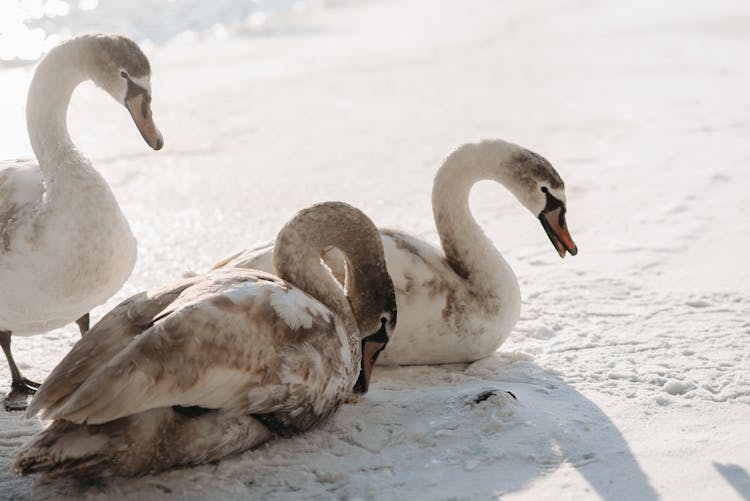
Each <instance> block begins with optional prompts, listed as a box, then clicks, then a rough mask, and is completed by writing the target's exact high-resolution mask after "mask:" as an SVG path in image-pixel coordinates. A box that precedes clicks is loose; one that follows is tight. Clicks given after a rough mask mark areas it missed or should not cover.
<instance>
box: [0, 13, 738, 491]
mask: <svg viewBox="0 0 750 501" xmlns="http://www.w3.org/2000/svg"><path fill="white" fill-rule="evenodd" d="M748 26H750V4H748V3H747V2H745V1H743V0H720V1H714V2H702V1H698V0H688V1H685V2H678V3H676V2H669V1H667V0H656V1H652V0H648V1H647V0H637V1H634V2H616V1H608V2H599V1H596V2H595V1H588V0H537V1H534V2H498V1H496V0H475V1H473V2H463V1H459V0H440V1H435V0H408V1H406V0H404V1H402V0H399V1H396V0H381V1H374V0H373V1H357V2H330V3H329V4H328V5H326V6H325V7H322V8H319V9H316V10H314V11H312V12H308V13H307V14H305V15H304V16H301V15H294V16H289V17H283V18H280V19H279V20H278V21H277V22H276V23H275V24H272V25H269V26H267V28H266V29H265V30H263V31H260V32H255V33H253V34H247V33H244V34H242V33H241V34H238V35H237V36H228V37H226V38H216V37H209V36H206V37H200V36H198V37H196V38H195V39H193V40H192V41H189V40H182V39H181V40H180V41H179V42H175V41H173V42H165V43H157V44H156V45H153V46H151V47H150V48H149V49H148V54H149V56H150V58H151V61H152V66H153V70H154V76H153V109H154V114H155V115H154V116H155V120H156V122H157V124H158V125H159V127H160V128H161V130H162V132H163V133H164V137H165V141H166V146H165V147H164V149H163V150H162V151H160V152H153V151H150V150H149V148H148V147H147V146H146V145H145V144H143V143H142V140H141V138H140V136H139V134H138V132H137V131H136V130H135V128H134V127H133V126H132V123H131V119H130V117H129V116H128V115H127V113H126V112H125V111H124V110H123V109H122V108H121V107H120V106H118V105H117V104H115V103H113V102H112V101H111V99H110V98H109V97H108V96H106V95H105V94H104V93H102V92H101V91H100V90H98V89H96V88H94V86H93V85H91V84H87V85H83V86H82V87H81V88H80V89H79V90H78V91H77V92H76V94H75V95H74V97H73V101H72V103H71V109H70V112H69V124H70V128H71V136H72V137H73V139H74V141H76V143H77V144H78V146H79V147H80V149H81V150H82V151H84V152H86V153H87V154H88V155H89V156H90V157H91V160H92V162H93V164H94V165H95V166H96V167H97V168H98V169H99V170H100V172H102V174H103V175H104V176H105V177H106V178H107V180H108V181H109V182H110V184H111V186H112V189H113V190H114V192H115V194H116V195H117V197H118V199H119V201H120V203H121V205H122V208H123V211H124V212H125V214H126V215H127V217H128V218H129V220H130V222H131V225H132V227H133V230H134V232H135V234H136V236H137V238H138V242H139V258H138V263H137V265H136V268H135V271H134V273H133V275H132V277H131V278H130V280H129V281H128V282H127V284H126V285H125V287H124V288H123V289H122V290H121V291H120V292H119V293H118V294H117V295H116V297H114V298H112V300H111V301H109V302H108V303H107V304H106V305H104V306H102V307H100V308H98V309H97V310H95V311H94V312H93V316H94V319H97V318H99V317H101V315H102V314H103V313H104V312H105V311H107V309H108V308H111V307H112V306H113V305H114V304H116V302H118V301H120V300H122V299H123V298H125V297H127V296H129V295H131V294H133V293H135V292H137V291H140V290H143V289H147V288H151V287H155V286H159V285H162V284H166V283H168V282H171V281H173V280H176V279H178V278H179V277H180V276H181V275H182V273H184V272H185V271H187V270H193V271H200V270H204V269H206V268H208V267H209V266H210V265H211V264H213V263H214V262H216V261H218V260H220V259H222V258H224V257H226V256H228V255H230V254H232V253H234V252H237V251H239V250H240V249H242V248H245V247H248V246H250V245H253V244H255V243H257V242H261V241H266V240H269V239H271V238H273V237H274V236H275V234H276V232H277V231H278V230H279V229H280V228H281V226H282V225H283V224H284V222H286V221H287V220H288V219H289V217H290V216H291V215H292V214H293V213H294V212H295V211H296V210H298V209H300V208H302V207H305V206H307V205H310V204H312V203H314V202H318V201H323V200H343V201H346V202H349V203H352V204H354V205H356V206H358V207H360V208H361V209H362V210H364V211H365V212H366V213H367V214H369V215H370V216H371V217H372V218H373V220H374V221H375V222H376V224H378V225H384V226H386V225H396V226H399V227H401V228H403V229H408V230H409V231H411V232H413V233H414V234H416V235H419V236H421V237H423V238H425V239H428V240H431V241H437V235H436V232H435V228H434V223H433V220H432V212H431V207H430V191H431V183H432V177H433V175H434V173H435V170H436V169H437V167H438V166H439V165H440V162H441V161H442V159H443V158H444V157H445V156H446V155H447V154H448V153H450V151H452V150H453V149H454V148H455V147H456V146H458V145H459V144H461V143H464V142H469V141H476V140H479V139H482V138H496V137H500V138H504V139H508V140H510V141H513V142H516V143H519V144H522V145H524V146H526V147H528V148H530V149H532V150H534V151H537V152H539V153H541V154H543V155H544V156H545V157H547V158H548V159H549V160H550V161H551V162H552V164H553V165H555V166H556V168H557V170H558V171H559V172H560V174H561V175H562V177H563V178H564V179H565V182H566V191H567V199H568V213H567V218H568V224H569V226H570V229H571V233H572V235H573V238H574V239H575V241H576V243H577V244H578V246H579V249H580V252H579V254H578V255H577V256H575V257H572V258H571V257H568V258H566V259H565V260H560V258H559V257H558V256H557V253H556V252H555V251H554V249H553V248H552V246H551V245H550V243H549V241H548V240H547V237H546V236H545V234H544V232H543V230H542V228H541V227H540V225H539V224H538V221H537V220H536V219H535V218H534V217H532V216H531V215H529V214H528V212H526V211H525V210H524V209H523V208H522V207H521V206H520V205H519V204H518V203H517V202H516V201H515V200H514V199H513V198H512V197H511V196H510V195H509V194H508V193H507V191H505V190H504V189H503V188H502V187H500V186H498V185H495V184H492V183H481V184H480V185H479V186H477V188H476V189H475V190H474V192H473V194H472V199H471V203H472V209H473V211H474V214H475V217H476V219H477V221H478V222H479V223H480V224H481V225H482V226H483V228H484V230H485V232H486V233H487V234H488V235H489V236H490V238H492V240H493V241H494V242H495V244H496V246H497V247H498V249H499V250H500V251H501V252H502V253H503V255H504V256H505V257H506V258H507V260H508V261H509V263H510V264H511V266H513V268H514V270H515V271H516V274H517V276H518V277H519V281H520V284H521V289H522V294H523V307H522V313H521V319H520V320H519V322H518V324H517V325H516V328H515V330H514V332H513V334H512V335H511V337H510V339H509V340H508V341H507V342H506V343H505V344H504V345H503V346H502V347H501V348H500V350H499V351H498V352H497V353H496V354H495V355H494V356H492V357H490V358H487V359H484V360H480V361H478V362H476V363H473V364H469V365H454V366H436V367H400V368H399V367H395V368H390V367H388V368H386V367H378V368H377V369H376V370H375V372H374V375H373V384H372V388H371V391H370V393H369V394H367V396H366V397H365V398H364V399H363V400H362V401H361V402H359V403H357V404H350V405H346V406H344V407H343V408H342V409H341V410H340V411H339V412H338V413H337V414H336V415H335V416H334V417H333V418H332V419H331V420H330V421H329V422H327V423H326V424H325V425H324V426H323V427H321V428H319V429H316V430H314V431H312V432H310V433H307V434H304V435H302V436H298V437H294V438H290V439H280V440H277V441H275V442H273V443H270V444H268V445H266V446H263V447H262V448H260V449H259V450H256V451H250V452H247V453H245V454H242V455H240V456H236V457H232V458H228V459H226V460H224V461H221V462H220V463H218V464H212V465H206V466H201V467H197V468H190V469H181V470H174V471H171V472H167V473H165V474H162V475H158V476H147V477H143V478H138V479H135V480H133V479H115V480H109V481H102V482H99V483H96V484H94V485H79V484H76V483H74V482H68V483H63V484H52V485H41V484H39V483H38V482H37V483H36V484H35V483H34V481H33V478H17V477H15V476H14V475H13V474H12V473H11V471H10V469H9V458H10V455H11V453H12V452H13V450H14V449H15V448H16V447H17V446H19V445H20V444H21V443H23V442H24V441H25V440H27V439H28V438H29V437H30V436H31V435H32V434H33V433H35V432H36V431H38V430H40V429H41V428H42V427H43V426H44V425H43V423H41V422H39V421H38V420H36V419H32V420H27V419H25V418H24V417H23V416H22V414H21V413H5V412H2V413H0V497H5V498H8V499H23V498H28V497H33V496H37V497H40V498H45V497H52V496H58V497H61V498H66V497H67V498H70V499H79V498H80V497H81V496H83V495H98V496H101V497H105V498H106V497H111V498H116V499H139V500H140V499H165V498H166V499H169V498H174V499H196V500H198V499H220V500H221V499H249V498H253V499H279V500H282V499H362V500H369V499H375V500H381V499H382V500H387V499H410V500H434V499H494V498H502V499H584V498H594V499H596V498H604V499H638V500H651V499H657V498H663V499H722V500H727V501H728V500H732V499H738V500H739V499H748V498H750V474H749V473H748V472H750V371H749V368H750V268H749V267H748V262H747V259H748V249H750V204H748V190H750V141H749V140H748V138H750V92H749V91H748V90H749V89H750V57H748V48H749V47H750V30H749V29H748ZM30 78H31V67H30V66H18V67H14V68H5V69H3V70H0V88H2V90H3V92H1V93H0V110H2V116H3V119H2V125H0V128H1V130H0V132H2V134H0V157H2V158H11V157H14V156H17V155H22V154H28V153H29V152H30V148H29V146H28V140H27V138H26V132H25V127H24V123H25V122H24V104H25V95H26V88H27V85H28V82H29V80H30ZM95 237H96V236H95V235H94V236H92V238H95ZM5 285H6V284H3V286H5ZM77 338H78V333H77V329H76V327H75V325H71V326H68V327H66V328H64V329H60V330H56V331H53V332H50V333H48V334H45V335H40V336H35V337H29V338H20V337H19V338H17V339H14V341H13V346H14V351H15V353H14V354H15V357H16V360H17V362H18V363H19V366H20V368H21V370H22V371H23V372H24V374H25V375H26V376H27V377H29V378H31V379H36V380H42V379H43V378H44V377H45V375H46V374H48V373H49V371H50V370H51V369H52V368H53V367H54V366H55V364H56V363H57V362H58V361H59V360H60V359H61V358H62V357H63V356H64V354H65V353H66V352H67V350H68V349H69V348H70V347H71V346H72V345H73V343H75V341H76V340H77ZM0 374H2V377H3V379H2V381H3V383H2V387H3V388H4V389H5V388H7V387H8V382H9V374H8V373H7V366H6V364H5V361H4V360H3V361H2V363H1V364H0ZM489 390H494V392H490V393H487V392H488V391H489ZM507 391H510V392H512V393H513V394H514V395H515V396H516V397H517V400H516V399H514V398H513V397H512V396H510V395H509V394H508V393H506V392H507Z"/></svg>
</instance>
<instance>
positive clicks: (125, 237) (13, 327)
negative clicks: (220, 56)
mask: <svg viewBox="0 0 750 501" xmlns="http://www.w3.org/2000/svg"><path fill="white" fill-rule="evenodd" d="M150 75H151V69H150V66H149V62H148V59H146V56H145V55H144V54H143V52H141V50H140V49H139V48H138V46H137V45H136V44H135V42H133V41H132V40H130V39H128V38H125V37H121V36H114V35H84V36H80V37H78V38H74V39H72V40H68V41H66V42H64V43H62V44H60V45H58V46H57V47H55V48H54V49H52V50H51V51H50V52H49V53H48V54H47V55H46V56H45V57H44V59H42V61H41V62H40V63H39V66H38V67H37V69H36V72H35V73H34V78H33V79H32V81H31V87H30V89H29V95H28V99H27V103H26V121H27V125H28V130H29V137H30V139H31V147H32V148H33V150H34V154H35V155H36V158H37V160H38V162H39V163H38V164H37V163H35V162H33V161H32V160H30V159H18V160H9V161H5V162H2V163H0V345H2V349H3V351H4V352H5V356H6V358H7V360H8V365H9V367H10V372H11V376H12V382H11V388H12V390H11V392H10V394H8V395H7V396H6V398H5V400H4V404H5V407H6V410H11V409H23V408H25V407H26V396H27V395H31V394H33V393H34V392H35V391H36V388H37V387H38V386H39V385H38V384H37V383H34V382H33V381H29V380H28V379H26V378H24V377H23V376H22V375H21V372H20V371H19V370H18V367H17V366H16V363H15V361H14V360H13V356H12V354H11V351H10V341H11V334H13V335H21V336H24V335H31V334H39V333H42V332H46V331H48V330H51V329H55V328H58V327H62V326H63V325H65V324H67V323H69V322H72V321H73V320H76V319H78V320H77V322H78V325H79V327H80V328H81V333H82V334H83V333H84V332H85V331H86V329H88V312H89V311H90V310H91V309H92V308H93V307H95V306H97V305H100V304H102V303H103V302H105V301H106V300H107V299H109V297H110V296H111V295H112V294H114V293H115V292H117V290H118V289H119V288H120V287H121V286H122V284H123V283H124V282H125V280H126V279H127V278H128V276H130V272H131V271H132V270H133V265H134V264H135V259H136V241H135V238H134V237H133V234H132V233H131V231H130V226H129V225H128V222H127V220H126V219H125V216H124V215H123V214H122V212H121V211H120V206H119V205H118V204H117V199H115V196H114V194H113V193H112V190H111V189H110V188H109V186H108V185H107V183H106V181H105V180H104V178H102V176H101V175H99V173H97V172H96V171H95V170H94V169H93V167H92V166H91V163H90V162H89V161H88V160H87V159H86V158H85V157H84V156H83V155H82V154H81V153H80V152H79V151H78V150H77V149H76V147H75V145H74V144H73V142H72V141H71V139H70V136H69V135H68V128H67V125H66V115H67V110H68V103H69V102H70V97H71V95H72V93H73V90H74V89H75V88H76V86H78V84H79V83H81V82H82V81H84V80H88V79H91V80H93V81H94V83H95V84H97V85H98V86H99V87H101V88H103V89H104V90H105V91H107V92H108V93H109V94H110V95H111V96H112V97H113V98H114V99H115V100H116V101H117V102H119V103H121V104H123V105H124V106H125V107H126V108H127V109H128V111H129V112H130V114H131V115H132V117H133V120H134V121H135V124H136V126H137V127H138V130H139V131H140V132H141V135H142V136H143V138H144V139H145V140H146V142H147V143H148V145H149V146H151V147H152V148H153V149H155V150H158V149H160V148H161V147H162V145H163V144H164V141H163V139H162V136H161V133H160V132H159V130H158V129H157V128H156V126H155V125H154V122H153V119H152V116H151V108H150V102H151V90H150V84H149V82H150Z"/></svg>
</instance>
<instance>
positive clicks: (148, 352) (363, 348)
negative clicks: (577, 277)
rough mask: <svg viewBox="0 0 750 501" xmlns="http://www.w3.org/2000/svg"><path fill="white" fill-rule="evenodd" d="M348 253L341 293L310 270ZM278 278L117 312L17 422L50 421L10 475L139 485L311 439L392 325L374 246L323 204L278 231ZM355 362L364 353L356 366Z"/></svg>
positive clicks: (162, 297)
mask: <svg viewBox="0 0 750 501" xmlns="http://www.w3.org/2000/svg"><path fill="white" fill-rule="evenodd" d="M331 245H333V246H336V247H337V248H339V249H340V250H341V252H342V253H343V256H345V258H344V259H345V262H346V263H347V265H346V270H345V278H346V279H345V282H344V283H345V284H346V285H345V288H342V287H341V285H340V284H339V283H338V282H337V281H336V280H335V279H334V278H333V277H332V276H331V274H330V272H329V271H328V269H326V268H325V267H324V266H323V265H322V263H321V260H320V256H321V252H322V250H323V249H324V248H326V247H327V246H331ZM273 262H274V266H275V268H276V270H277V273H278V276H274V275H271V274H269V273H265V272H262V271H256V270H248V269H224V270H216V271H212V272H209V273H207V274H205V275H198V276H195V277H190V278H187V279H183V280H182V281H179V282H177V283H175V284H172V285H169V286H166V287H161V288H159V289H156V290H153V291H151V292H149V293H140V294H137V295H135V296H133V297H131V298H130V299H128V300H126V301H124V302H123V303H121V304H120V305H119V306H117V307H115V308H114V309H113V310H112V311H111V312H109V313H108V314H107V315H105V316H104V317H103V318H102V319H101V320H100V321H99V323H97V324H96V325H95V326H94V327H93V328H92V329H91V330H90V331H89V332H88V333H87V334H86V335H85V336H84V337H82V338H81V339H80V340H79V341H78V343H77V344H76V345H75V346H74V347H73V350H72V351H71V352H70V353H69V354H68V355H67V356H66V357H65V358H64V359H63V360H62V362H60V364H59V365H58V366H57V367H56V368H55V369H54V370H53V371H52V373H51V374H50V376H49V377H48V378H47V380H46V381H45V382H44V384H43V385H42V386H41V388H40V389H39V391H38V393H37V394H36V396H35V397H34V399H33V400H32V401H31V403H30V405H29V407H28V410H27V415H28V416H33V415H35V414H40V415H41V417H42V418H48V419H53V420H54V421H53V422H52V424H51V425H50V426H49V427H48V428H47V429H46V430H44V431H42V432H40V433H39V434H38V435H37V436H35V437H33V438H32V440H31V442H29V443H28V444H26V445H25V446H23V447H22V449H20V450H19V451H18V452H17V453H16V454H15V459H14V466H13V467H14V470H15V472H16V473H18V474H21V475H26V474H30V473H36V472H46V473H47V474H48V475H49V476H51V477H56V476H69V475H72V476H84V477H85V476H96V477H100V476H106V475H140V474H144V473H149V472H157V471H160V470H163V469H167V468H170V467H173V466H180V465H195V464H200V463H206V462H210V461H215V460H218V459H220V458H222V457H224V456H226V455H228V454H233V453H238V452H241V451H244V450H247V449H250V448H252V447H255V446H257V445H259V444H261V443H263V442H265V441H267V440H270V439H271V438H273V437H274V436H276V435H283V436H287V435H292V434H295V433H299V432H303V431H305V430H308V429H310V428H311V427H313V426H315V425H316V424H318V423H320V422H321V421H322V420H324V419H325V418H326V417H327V416H329V415H330V414H331V413H332V412H333V411H334V410H336V408H337V407H338V406H339V405H340V404H341V403H342V401H343V400H344V399H347V398H349V397H350V396H351V393H352V390H353V389H354V391H358V392H361V393H363V392H365V391H367V388H368V385H369V379H370V374H371V369H372V366H373V364H374V363H375V360H376V359H377V356H378V353H379V352H380V351H381V350H382V349H383V348H384V347H385V345H386V343H387V342H388V339H389V337H390V334H391V333H392V331H393V329H394V327H395V324H396V297H395V292H394V289H393V282H392V281H391V279H390V277H389V276H388V273H387V270H386V266H385V258H384V256H383V244H382V243H381V240H380V238H379V235H378V230H377V228H376V227H375V225H374V224H373V223H372V221H370V220H369V219H368V218H367V216H365V215H364V214H363V213H362V212H361V211H359V210H358V209H355V208H354V207H352V206H350V205H347V204H344V203H341V202H327V203H322V204H318V205H314V206H312V207H310V208H307V209H304V210H302V211H300V212H299V213H298V214H297V215H295V216H294V217H293V218H292V219H291V220H290V221H289V222H288V223H287V224H286V225H285V226H284V227H283V228H282V230H281V232H280V233H279V234H278V237H277V239H276V246H275V252H274V255H273ZM363 355H364V356H363Z"/></svg>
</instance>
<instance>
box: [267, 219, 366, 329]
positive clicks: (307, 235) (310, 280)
mask: <svg viewBox="0 0 750 501" xmlns="http://www.w3.org/2000/svg"><path fill="white" fill-rule="evenodd" d="M289 226H290V225H289V224H287V226H285V227H284V228H283V229H282V232H280V233H279V235H278V237H277V238H276V245H275V248H274V256H273V263H274V269H275V271H276V274H277V275H278V276H279V277H280V278H281V279H283V280H285V281H287V282H289V283H291V284H293V285H295V286H296V287H298V288H300V289H302V290H303V291H305V292H306V293H307V294H309V295H310V296H312V297H314V298H315V299H317V300H318V301H320V302H321V303H323V304H324V305H325V306H326V307H328V309H330V310H331V311H333V313H334V314H335V315H336V316H337V317H339V318H340V319H342V320H343V322H344V325H345V326H346V327H347V331H348V332H353V331H356V330H357V321H356V316H355V313H354V311H353V310H352V307H351V305H350V303H349V301H348V300H347V298H346V295H345V289H342V287H341V284H339V283H338V282H337V281H336V279H335V278H334V277H333V275H331V272H330V271H329V270H328V269H327V268H326V267H325V266H324V265H323V263H322V261H321V255H322V253H323V251H324V249H326V248H327V247H330V245H331V244H330V243H327V242H326V239H325V238H324V236H323V235H322V234H321V232H319V231H315V230H314V229H313V228H309V227H301V225H300V226H297V225H295V226H294V227H292V228H290V227H289ZM348 268H349V267H348V266H347V278H348V275H349V271H348ZM347 281H348V280H347Z"/></svg>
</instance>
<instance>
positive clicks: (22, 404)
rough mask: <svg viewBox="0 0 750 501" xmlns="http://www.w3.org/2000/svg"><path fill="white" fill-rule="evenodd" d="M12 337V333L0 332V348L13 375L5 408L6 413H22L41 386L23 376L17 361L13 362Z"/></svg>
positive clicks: (5, 400) (4, 402)
mask: <svg viewBox="0 0 750 501" xmlns="http://www.w3.org/2000/svg"><path fill="white" fill-rule="evenodd" d="M10 335H11V332H10V331H0V346H2V348H3V352H4V353H5V358H6V359H7V360H8V367H10V375H11V384H10V393H8V394H7V395H6V396H5V398H4V399H3V406H4V407H5V410H6V411H22V410H24V409H25V408H26V405H27V402H26V401H27V399H28V397H29V395H33V394H34V393H36V390H37V388H39V386H41V385H40V384H39V383H35V382H34V381H31V380H29V379H26V378H25V377H23V376H22V375H21V371H19V370H18V366H17V365H16V361H15V360H13V354H12V353H11V351H10Z"/></svg>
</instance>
